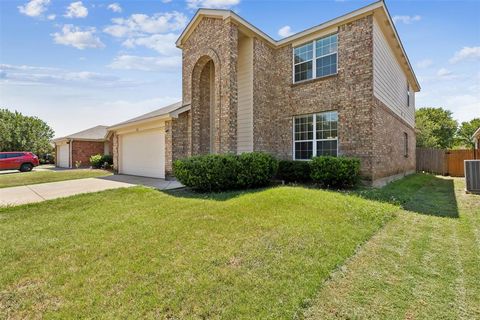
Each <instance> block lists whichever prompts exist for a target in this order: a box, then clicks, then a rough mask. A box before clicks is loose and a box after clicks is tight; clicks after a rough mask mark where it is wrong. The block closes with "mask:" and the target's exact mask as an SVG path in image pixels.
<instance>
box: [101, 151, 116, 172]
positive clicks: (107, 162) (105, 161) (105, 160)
mask: <svg viewBox="0 0 480 320" xmlns="http://www.w3.org/2000/svg"><path fill="white" fill-rule="evenodd" d="M100 163H101V166H102V168H103V169H110V168H111V167H112V166H113V157H112V156H111V155H109V154H104V155H103V156H102V159H101V161H100Z"/></svg>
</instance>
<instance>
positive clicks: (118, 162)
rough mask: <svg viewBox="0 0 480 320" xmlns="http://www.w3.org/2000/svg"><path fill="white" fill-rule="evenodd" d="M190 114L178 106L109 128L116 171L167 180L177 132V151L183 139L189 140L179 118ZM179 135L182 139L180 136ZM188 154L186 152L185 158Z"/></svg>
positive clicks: (173, 105) (159, 110)
mask: <svg viewBox="0 0 480 320" xmlns="http://www.w3.org/2000/svg"><path fill="white" fill-rule="evenodd" d="M188 110H189V108H188V107H182V103H181V102H178V103H174V104H172V105H170V106H167V107H164V108H161V109H158V110H155V111H152V112H149V113H146V114H144V115H141V116H139V117H136V118H133V119H130V120H127V121H124V122H121V123H118V124H116V125H113V126H111V127H109V128H108V130H109V135H108V137H109V138H110V137H111V138H112V139H113V159H114V160H113V161H114V167H115V169H116V170H117V171H118V172H119V173H121V174H130V175H137V176H145V177H154V178H165V177H166V176H165V174H166V172H168V173H170V172H171V169H170V168H171V167H172V163H171V161H172V140H173V139H172V137H173V136H172V134H173V132H175V136H174V138H175V144H176V147H177V149H178V148H180V144H181V140H182V138H183V139H185V137H186V136H188V128H187V127H186V126H185V127H184V128H178V127H177V125H178V123H181V122H182V121H178V117H179V114H182V117H185V116H186V115H187V114H188V112H186V111H188ZM183 122H185V121H183ZM172 123H175V127H174V128H172ZM178 132H179V133H180V134H181V136H177V135H176V134H177V133H178ZM187 148H188V147H187V146H186V144H185V149H187ZM187 154H189V152H188V151H187V150H185V152H184V155H187ZM167 168H168V170H166V169H167Z"/></svg>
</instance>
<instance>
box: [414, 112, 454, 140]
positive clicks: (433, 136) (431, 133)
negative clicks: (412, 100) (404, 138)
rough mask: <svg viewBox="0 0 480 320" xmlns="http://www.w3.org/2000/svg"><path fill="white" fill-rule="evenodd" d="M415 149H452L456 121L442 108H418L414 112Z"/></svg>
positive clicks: (450, 113)
mask: <svg viewBox="0 0 480 320" xmlns="http://www.w3.org/2000/svg"><path fill="white" fill-rule="evenodd" d="M415 122H416V127H417V147H426V148H441V149H447V148H451V147H453V144H454V138H455V133H456V131H457V121H455V120H454V119H453V118H452V112H451V111H449V110H445V109H443V108H420V109H418V110H417V111H416V112H415Z"/></svg>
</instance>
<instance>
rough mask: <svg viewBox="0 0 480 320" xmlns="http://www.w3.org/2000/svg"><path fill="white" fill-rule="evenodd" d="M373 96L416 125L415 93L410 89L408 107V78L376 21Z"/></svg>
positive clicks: (374, 27) (412, 124)
mask: <svg viewBox="0 0 480 320" xmlns="http://www.w3.org/2000/svg"><path fill="white" fill-rule="evenodd" d="M373 94H374V95H375V97H377V98H378V99H379V100H380V101H382V102H383V103H384V104H385V105H387V106H388V107H389V108H390V109H392V110H393V111H394V112H395V113H396V114H397V115H399V116H400V117H401V118H402V119H404V120H405V121H406V122H407V123H408V124H410V125H411V126H412V127H413V126H414V125H415V92H414V91H413V90H412V89H411V88H410V106H407V100H408V99H407V77H406V75H405V73H404V72H403V70H402V68H401V66H400V64H399V62H398V60H397V59H396V57H395V55H394V54H393V51H392V49H391V48H390V45H389V44H388V41H387V39H386V38H385V35H384V33H383V32H382V30H381V28H380V26H379V25H378V22H377V21H376V20H374V23H373Z"/></svg>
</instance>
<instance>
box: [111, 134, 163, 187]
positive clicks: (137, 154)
mask: <svg viewBox="0 0 480 320" xmlns="http://www.w3.org/2000/svg"><path fill="white" fill-rule="evenodd" d="M120 143H121V146H120V152H121V160H120V167H121V170H120V173H123V174H130V175H136V176H145V177H154V178H165V135H164V133H163V132H162V131H160V130H152V131H147V132H140V133H131V134H126V135H122V136H121V142H120Z"/></svg>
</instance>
